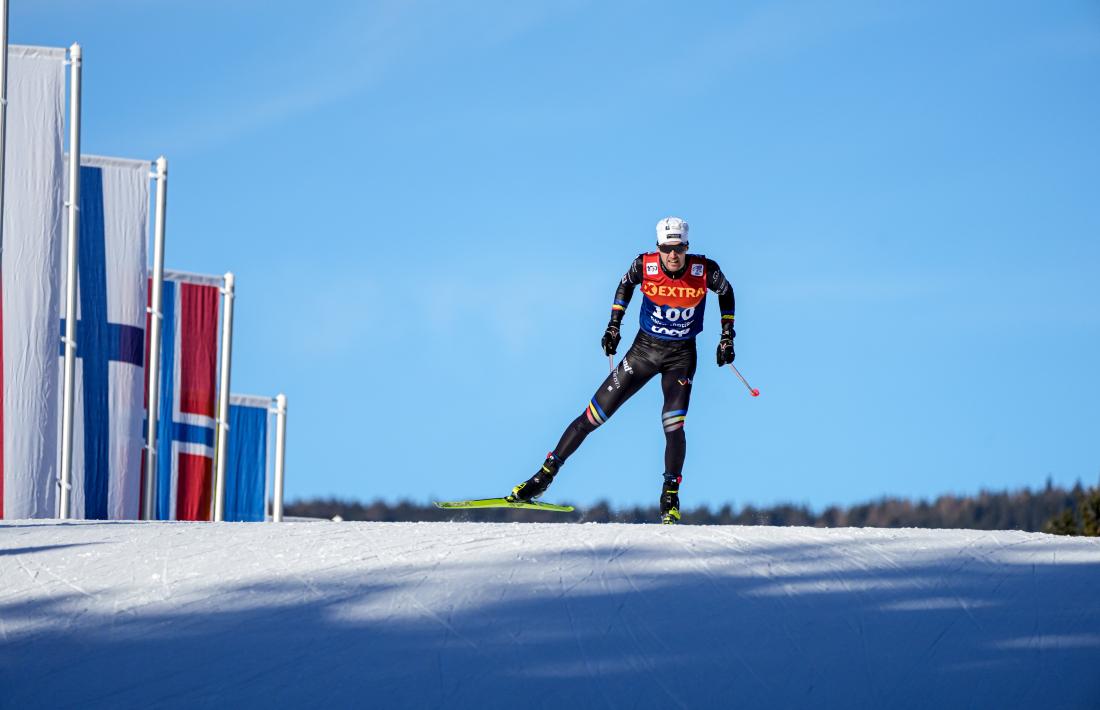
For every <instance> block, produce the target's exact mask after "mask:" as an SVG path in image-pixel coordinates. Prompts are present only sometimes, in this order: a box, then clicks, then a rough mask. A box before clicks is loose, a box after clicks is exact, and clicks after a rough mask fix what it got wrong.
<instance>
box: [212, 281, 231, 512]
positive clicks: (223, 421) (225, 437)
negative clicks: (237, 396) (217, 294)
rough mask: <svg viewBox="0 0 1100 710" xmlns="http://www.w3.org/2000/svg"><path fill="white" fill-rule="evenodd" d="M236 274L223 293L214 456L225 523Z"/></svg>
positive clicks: (219, 504) (217, 497)
mask: <svg viewBox="0 0 1100 710" xmlns="http://www.w3.org/2000/svg"><path fill="white" fill-rule="evenodd" d="M233 282H234V278H233V272H232V271H230V272H227V273H226V274H225V288H224V289H222V364H221V369H222V372H221V390H220V391H219V392H218V448H217V451H216V452H215V454H214V461H215V466H217V472H216V474H215V478H214V521H215V522H219V523H220V522H222V521H223V520H225V459H226V451H227V449H228V445H229V368H230V365H231V364H232V362H233Z"/></svg>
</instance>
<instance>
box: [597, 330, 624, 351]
mask: <svg viewBox="0 0 1100 710" xmlns="http://www.w3.org/2000/svg"><path fill="white" fill-rule="evenodd" d="M620 340H622V337H621V336H620V335H619V326H618V325H616V324H615V323H609V324H608V325H607V330H605V331H604V332H603V339H602V340H600V345H602V346H603V354H604V355H614V354H615V350H617V349H618V347H619V341H620Z"/></svg>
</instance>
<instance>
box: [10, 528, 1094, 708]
mask: <svg viewBox="0 0 1100 710" xmlns="http://www.w3.org/2000/svg"><path fill="white" fill-rule="evenodd" d="M1098 589H1100V540H1095V539H1080V538H1059V537H1052V536H1048V535H1039V534H1032V533H1021V532H1008V531H1005V532H987V531H971V530H876V529H813V528H769V527H706V526H699V527H689V526H684V527H667V526H656V525H618V524H609V525H604V524H582V525H564V524H481V523H327V522H315V523H288V524H282V525H267V524H232V523H230V524H209V523H204V524H193V523H92V522H66V523H56V522H51V521H32V522H25V521H24V522H21V521H8V522H0V708H24V707H32V706H33V707H81V708H88V707H138V706H141V707H144V706H153V707H167V708H173V707H180V708H183V707H194V706H206V705H213V704H218V705H227V704H228V705H232V706H237V707H245V708H248V707H261V706H263V707H271V706H275V707H300V706H316V705H321V704H326V705H333V706H336V707H371V706H375V705H382V704H384V705H386V706H392V707H440V708H443V707H446V708H461V707H478V708H495V707H500V708H510V707H518V706H524V707H526V706H530V707H547V708H559V707H566V706H568V707H600V708H619V707H638V708H650V707H653V708H657V707H659V708H669V707H679V708H698V707H750V708H751V707H761V708H783V707H792V708H814V707H822V708H862V707H868V708H924V707H936V708H955V707H959V708H963V707H998V708H1030V707H1039V706H1042V707H1049V708H1097V707H1100V673H1097V672H1096V668H1097V667H1098V666H1100V592H1098Z"/></svg>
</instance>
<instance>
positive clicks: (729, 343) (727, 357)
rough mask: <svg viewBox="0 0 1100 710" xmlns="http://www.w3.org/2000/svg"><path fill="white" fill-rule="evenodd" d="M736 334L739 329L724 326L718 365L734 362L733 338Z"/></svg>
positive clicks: (719, 347)
mask: <svg viewBox="0 0 1100 710" xmlns="http://www.w3.org/2000/svg"><path fill="white" fill-rule="evenodd" d="M736 335H737V331H735V330H734V329H733V327H732V326H730V327H723V328H722V337H721V338H719V339H718V367H722V366H723V365H728V364H730V363H731V362H733V358H734V352H733V338H734V336H736Z"/></svg>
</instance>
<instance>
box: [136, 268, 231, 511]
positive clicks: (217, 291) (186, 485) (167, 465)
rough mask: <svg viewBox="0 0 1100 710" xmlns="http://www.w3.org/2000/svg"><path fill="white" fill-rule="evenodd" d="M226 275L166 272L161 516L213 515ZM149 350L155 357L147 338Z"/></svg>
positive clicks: (159, 424) (159, 446)
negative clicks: (220, 315)
mask: <svg viewBox="0 0 1100 710" xmlns="http://www.w3.org/2000/svg"><path fill="white" fill-rule="evenodd" d="M223 282H224V280H223V278H222V277H221V276H204V275H200V274H188V273H182V272H170V271H166V272H164V291H163V296H162V299H163V300H162V304H163V305H162V307H163V311H164V322H163V327H162V328H161V334H162V338H163V340H162V341H161V365H160V392H161V396H160V411H159V412H158V417H157V452H158V455H157V471H156V475H155V480H156V510H155V515H154V516H153V517H154V518H155V519H157V520H210V519H211V499H212V494H213V466H214V432H215V416H216V411H217V410H216V409H215V407H216V392H217V371H218V306H219V302H220V298H221V289H222V285H223ZM151 291H152V286H151V285H150V292H151ZM146 332H147V333H148V332H149V328H148V325H147V326H146ZM145 352H146V356H147V357H148V352H149V344H148V342H146V345H145ZM146 402H148V392H146ZM146 406H148V405H146ZM143 497H144V496H143Z"/></svg>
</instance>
